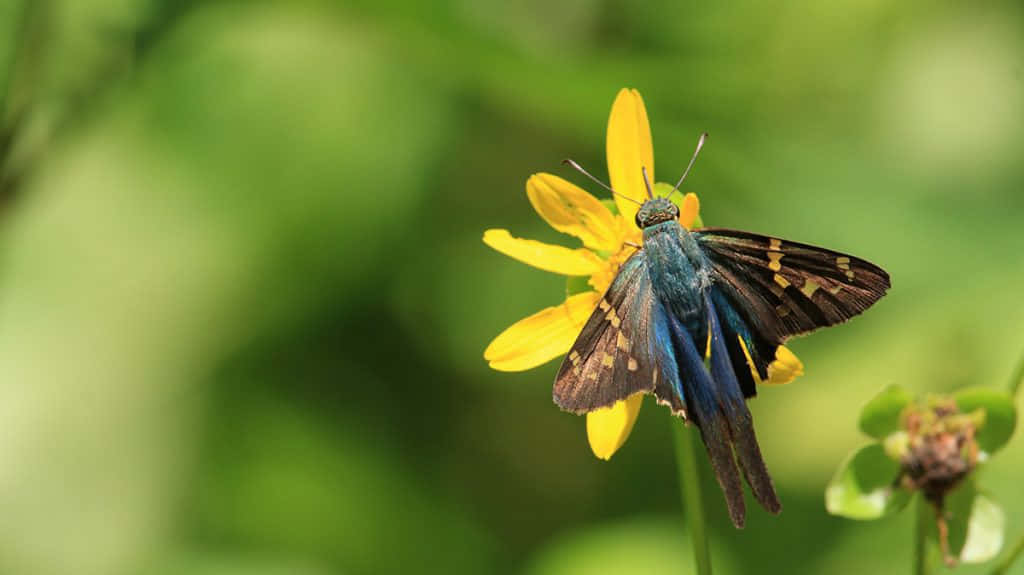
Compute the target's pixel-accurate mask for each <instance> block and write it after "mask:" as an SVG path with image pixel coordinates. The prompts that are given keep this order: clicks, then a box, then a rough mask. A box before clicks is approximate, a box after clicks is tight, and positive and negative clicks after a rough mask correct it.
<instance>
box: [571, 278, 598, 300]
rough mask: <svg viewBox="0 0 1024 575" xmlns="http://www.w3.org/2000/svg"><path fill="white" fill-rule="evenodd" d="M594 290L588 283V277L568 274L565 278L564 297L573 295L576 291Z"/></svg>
mask: <svg viewBox="0 0 1024 575" xmlns="http://www.w3.org/2000/svg"><path fill="white" fill-rule="evenodd" d="M587 291H594V288H593V287H592V286H591V285H590V278H588V277H586V276H569V277H568V278H566V280H565V297H569V296H574V295H576V294H578V293H583V292H587Z"/></svg>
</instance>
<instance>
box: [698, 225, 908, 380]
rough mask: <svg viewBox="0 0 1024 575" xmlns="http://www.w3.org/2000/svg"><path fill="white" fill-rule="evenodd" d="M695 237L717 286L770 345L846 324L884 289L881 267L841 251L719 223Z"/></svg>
mask: <svg viewBox="0 0 1024 575" xmlns="http://www.w3.org/2000/svg"><path fill="white" fill-rule="evenodd" d="M694 235H695V236H696V238H697V242H698V244H699V245H700V247H701V248H702V250H703V252H704V253H705V255H706V256H707V257H708V259H709V261H710V262H711V265H712V273H713V276H714V282H715V284H716V287H719V288H721V290H722V293H724V294H725V296H726V297H727V299H728V300H729V302H730V303H731V304H732V306H733V307H734V308H735V309H736V310H737V311H738V312H740V313H741V314H743V315H744V316H745V319H746V320H747V321H749V322H750V324H751V326H752V328H753V329H754V330H755V331H757V332H758V335H759V336H760V337H761V338H763V339H764V340H766V341H767V342H768V343H769V344H780V343H782V342H783V341H785V339H786V338H788V337H791V336H794V335H799V334H803V333H807V332H809V331H812V330H815V329H817V328H820V327H826V326H830V325H835V324H837V323H841V322H843V321H846V320H847V319H849V318H851V317H853V316H855V315H857V314H859V313H861V312H863V311H864V310H866V309H867V308H868V307H870V306H871V305H872V304H873V303H875V302H876V301H878V299H879V298H881V297H882V296H883V295H885V292H886V290H888V289H889V275H888V274H887V273H885V271H884V270H882V269H881V268H879V267H878V266H876V265H874V264H872V263H870V262H867V261H865V260H862V259H860V258H856V257H854V256H851V255H848V254H844V253H840V252H835V251H832V250H828V249H824V248H819V247H815V246H810V245H807V244H801V243H796V242H790V241H787V240H780V239H777V238H770V237H766V236H761V235H757V234H752V233H747V232H740V231H735V230H726V229H719V228H706V229H702V230H698V231H696V232H694ZM750 343H757V342H753V341H751V342H750ZM768 347H771V346H770V345H769V346H768ZM764 359H766V360H767V361H771V357H768V358H764ZM762 363H763V361H762Z"/></svg>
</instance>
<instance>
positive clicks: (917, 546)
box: [913, 495, 934, 575]
mask: <svg viewBox="0 0 1024 575" xmlns="http://www.w3.org/2000/svg"><path fill="white" fill-rule="evenodd" d="M916 506H917V513H916V515H917V518H916V519H915V521H914V571H913V573H914V575H927V574H928V540H927V533H928V522H929V521H931V520H932V519H933V517H934V512H933V511H932V508H931V506H930V505H929V504H928V501H926V500H925V498H924V496H922V495H918V496H917V503H916Z"/></svg>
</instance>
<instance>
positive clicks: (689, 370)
mask: <svg viewBox="0 0 1024 575" xmlns="http://www.w3.org/2000/svg"><path fill="white" fill-rule="evenodd" d="M654 305H655V308H654V310H653V313H652V316H651V322H652V323H651V332H650V337H651V349H652V352H654V354H655V358H656V361H657V365H658V371H659V373H660V374H661V375H662V377H663V379H664V382H665V383H666V385H665V387H666V388H668V389H669V390H672V391H674V392H675V393H676V394H678V397H677V398H675V401H678V400H680V399H681V400H684V401H685V403H686V411H687V414H688V416H689V417H690V419H691V420H692V421H693V422H694V423H695V424H696V425H697V428H698V429H700V434H701V438H702V439H703V440H704V446H705V448H706V449H707V452H708V457H709V459H710V460H711V468H712V469H713V470H714V472H715V477H716V478H717V479H718V484H719V485H720V486H721V487H722V492H723V493H724V494H725V502H726V505H727V506H728V507H729V517H730V518H731V519H732V522H733V525H735V526H736V527H743V524H744V522H745V519H746V505H745V503H744V501H743V485H742V483H741V480H740V474H739V469H738V468H737V467H736V461H735V459H734V458H733V452H732V446H731V442H730V437H731V436H730V430H729V424H728V421H726V417H725V414H724V413H723V412H722V410H721V409H720V407H719V405H718V401H717V399H716V398H715V394H714V390H715V388H714V385H713V383H712V381H711V377H710V375H709V374H708V371H707V369H706V368H705V367H704V361H703V360H702V359H701V357H700V355H699V354H698V353H697V348H696V346H694V344H693V340H692V338H691V337H690V336H689V334H688V333H686V330H685V328H684V327H683V326H682V325H681V324H680V323H679V321H678V320H677V319H676V318H675V317H673V316H672V315H671V314H669V313H667V312H666V311H665V309H664V307H663V306H662V305H661V303H655V304H654ZM655 392H656V393H658V390H657V389H656V390H655ZM659 400H660V401H662V402H665V403H669V402H671V401H673V398H659Z"/></svg>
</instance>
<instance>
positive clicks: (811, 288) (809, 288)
mask: <svg viewBox="0 0 1024 575" xmlns="http://www.w3.org/2000/svg"><path fill="white" fill-rule="evenodd" d="M820 287H821V286H820V285H818V284H817V282H815V281H814V280H807V281H806V282H804V287H802V288H800V291H802V292H803V293H804V295H805V296H807V297H811V296H812V295H814V292H816V291H817V290H818V288H820Z"/></svg>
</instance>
